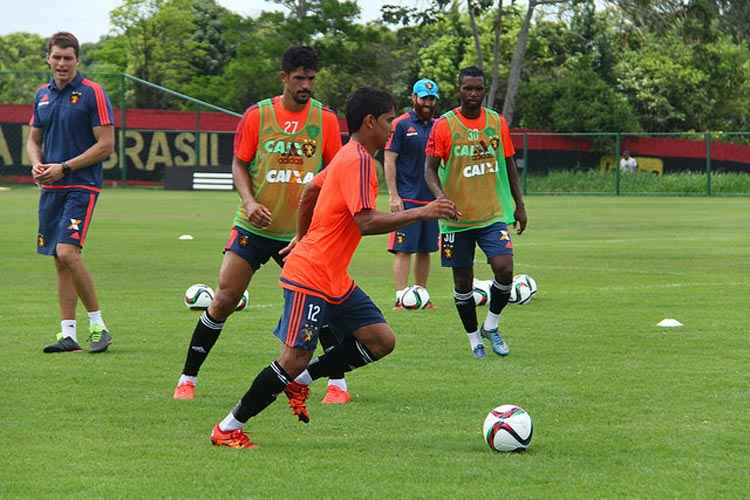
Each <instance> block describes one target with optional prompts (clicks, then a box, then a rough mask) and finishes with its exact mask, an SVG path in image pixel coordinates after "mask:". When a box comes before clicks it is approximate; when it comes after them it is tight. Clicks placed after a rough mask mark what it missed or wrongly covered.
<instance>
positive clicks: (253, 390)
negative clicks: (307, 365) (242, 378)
mask: <svg viewBox="0 0 750 500" xmlns="http://www.w3.org/2000/svg"><path fill="white" fill-rule="evenodd" d="M290 380H291V379H290V377H289V374H288V373H287V372H286V371H285V370H284V369H283V368H282V367H281V365H280V364H279V363H278V362H277V361H274V362H273V363H271V364H270V365H269V366H266V367H265V368H263V369H262V370H261V371H260V373H259V374H258V376H256V377H255V380H253V383H252V385H250V388H249V389H248V390H247V392H246V393H245V395H244V396H242V399H240V402H239V403H237V406H235V407H234V409H233V410H232V415H234V418H236V419H237V420H238V421H239V422H241V423H243V424H244V423H245V422H247V421H248V420H249V419H250V418H251V417H254V416H255V415H257V414H258V413H260V412H262V411H263V410H264V409H265V408H266V407H267V406H268V405H270V404H271V403H273V402H274V401H276V396H278V395H279V393H281V391H283V390H284V387H286V385H287V384H288V383H289V381H290ZM225 420H226V419H225Z"/></svg>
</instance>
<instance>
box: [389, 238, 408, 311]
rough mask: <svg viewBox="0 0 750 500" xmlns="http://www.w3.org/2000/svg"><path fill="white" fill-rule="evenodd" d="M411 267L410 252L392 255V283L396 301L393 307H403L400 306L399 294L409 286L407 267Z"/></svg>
mask: <svg viewBox="0 0 750 500" xmlns="http://www.w3.org/2000/svg"><path fill="white" fill-rule="evenodd" d="M410 267H411V254H409V253H406V252H397V253H395V254H394V256H393V283H394V286H395V289H396V301H395V303H394V304H393V308H394V309H403V307H402V306H401V295H403V294H404V292H405V291H406V289H407V287H408V286H409V268H410Z"/></svg>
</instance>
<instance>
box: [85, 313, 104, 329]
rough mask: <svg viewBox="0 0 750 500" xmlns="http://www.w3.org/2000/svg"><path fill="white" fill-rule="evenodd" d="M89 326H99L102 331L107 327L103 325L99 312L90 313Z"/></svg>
mask: <svg viewBox="0 0 750 500" xmlns="http://www.w3.org/2000/svg"><path fill="white" fill-rule="evenodd" d="M89 326H92V327H94V326H101V327H102V328H104V329H106V328H107V325H105V324H104V320H103V319H102V312H101V311H91V312H90V313H89Z"/></svg>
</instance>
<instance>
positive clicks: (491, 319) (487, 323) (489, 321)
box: [484, 311, 500, 331]
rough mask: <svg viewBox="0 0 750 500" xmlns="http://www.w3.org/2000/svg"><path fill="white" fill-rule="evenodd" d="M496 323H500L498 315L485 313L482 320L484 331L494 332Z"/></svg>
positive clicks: (489, 312)
mask: <svg viewBox="0 0 750 500" xmlns="http://www.w3.org/2000/svg"><path fill="white" fill-rule="evenodd" d="M498 323H500V315H499V314H495V313H493V312H492V311H487V318H486V319H485V320H484V329H485V330H487V331H489V330H494V329H495V328H497V325H498Z"/></svg>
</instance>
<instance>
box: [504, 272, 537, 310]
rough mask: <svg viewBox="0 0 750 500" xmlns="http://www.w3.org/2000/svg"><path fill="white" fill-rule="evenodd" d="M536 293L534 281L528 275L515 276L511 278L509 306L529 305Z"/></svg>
mask: <svg viewBox="0 0 750 500" xmlns="http://www.w3.org/2000/svg"><path fill="white" fill-rule="evenodd" d="M536 292H537V286H536V281H534V279H533V278H532V277H531V276H529V275H528V274H517V275H515V276H513V285H512V286H511V289H510V298H509V299H508V302H509V303H511V304H519V305H523V304H529V303H530V302H531V300H532V299H533V298H534V295H535V294H536Z"/></svg>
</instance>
